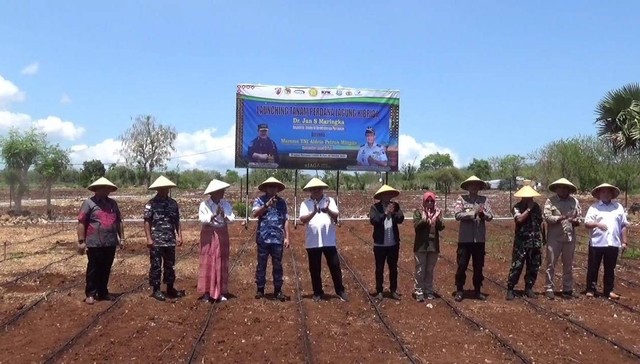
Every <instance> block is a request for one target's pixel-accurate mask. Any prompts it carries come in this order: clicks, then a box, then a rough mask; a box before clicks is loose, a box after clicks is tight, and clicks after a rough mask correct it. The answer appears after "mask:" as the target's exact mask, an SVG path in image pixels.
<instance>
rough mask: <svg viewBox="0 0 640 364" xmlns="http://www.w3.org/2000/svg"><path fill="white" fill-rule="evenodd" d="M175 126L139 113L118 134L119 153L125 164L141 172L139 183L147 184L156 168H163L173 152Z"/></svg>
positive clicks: (149, 182)
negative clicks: (130, 123)
mask: <svg viewBox="0 0 640 364" xmlns="http://www.w3.org/2000/svg"><path fill="white" fill-rule="evenodd" d="M176 137H177V133H176V130H175V128H173V127H171V126H165V125H162V124H160V123H159V122H157V121H156V118H155V116H153V115H139V116H137V117H136V118H135V121H134V123H133V125H132V126H131V127H130V128H129V129H127V130H126V131H125V132H124V134H122V135H121V136H120V141H121V142H122V150H121V155H123V156H124V157H125V160H126V161H127V164H129V165H131V166H136V167H138V168H139V169H140V171H141V172H142V176H141V177H142V179H141V181H140V182H141V183H144V184H146V185H147V186H149V185H150V184H151V175H152V173H153V171H155V170H156V168H163V167H165V166H166V162H167V161H168V160H169V157H170V156H171V153H172V152H175V150H176V148H175V145H174V144H175V140H176Z"/></svg>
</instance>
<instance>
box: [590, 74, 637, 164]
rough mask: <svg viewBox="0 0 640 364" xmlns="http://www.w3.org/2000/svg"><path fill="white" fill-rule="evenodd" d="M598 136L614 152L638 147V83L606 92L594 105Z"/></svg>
mask: <svg viewBox="0 0 640 364" xmlns="http://www.w3.org/2000/svg"><path fill="white" fill-rule="evenodd" d="M596 115H597V116H596V121H595V123H596V124H597V125H598V136H599V137H601V138H603V139H605V140H606V141H608V142H609V144H610V145H611V147H612V148H613V150H614V152H616V153H617V152H621V151H625V150H637V149H640V84H638V83H630V84H627V85H624V86H622V87H621V88H619V89H617V90H613V91H609V92H607V94H606V95H605V96H604V97H603V98H602V100H601V101H600V102H599V103H598V106H597V107H596Z"/></svg>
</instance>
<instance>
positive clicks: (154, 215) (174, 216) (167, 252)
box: [143, 176, 185, 301]
mask: <svg viewBox="0 0 640 364" xmlns="http://www.w3.org/2000/svg"><path fill="white" fill-rule="evenodd" d="M174 187H176V185H175V183H173V182H171V181H170V180H169V179H167V178H166V177H164V176H160V177H158V178H157V179H156V180H155V181H154V182H153V183H152V184H151V185H150V186H149V189H150V190H155V191H156V195H155V196H154V197H153V198H152V199H151V200H149V202H147V204H146V205H145V206H144V214H143V218H144V232H145V236H146V238H147V247H148V248H149V260H150V268H149V285H150V286H151V287H152V289H153V292H152V293H151V297H153V298H155V299H156V300H158V301H164V300H165V299H166V297H169V298H179V297H184V296H185V292H184V291H182V290H178V289H176V288H175V287H174V286H173V285H174V282H175V280H176V273H175V264H176V245H177V246H181V245H182V229H181V228H180V208H179V206H178V203H177V202H176V200H174V199H173V198H171V197H169V190H170V189H171V188H174ZM163 266H164V277H163V280H162V281H163V282H164V283H165V284H166V285H167V294H166V296H165V294H164V293H162V291H161V290H160V278H161V275H162V268H163Z"/></svg>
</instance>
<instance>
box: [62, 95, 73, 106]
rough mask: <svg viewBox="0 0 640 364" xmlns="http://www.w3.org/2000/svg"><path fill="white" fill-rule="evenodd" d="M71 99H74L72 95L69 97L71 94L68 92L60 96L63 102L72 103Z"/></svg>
mask: <svg viewBox="0 0 640 364" xmlns="http://www.w3.org/2000/svg"><path fill="white" fill-rule="evenodd" d="M71 101H72V100H71V97H69V95H67V94H66V93H63V94H62V96H61V97H60V103H61V104H70V103H71Z"/></svg>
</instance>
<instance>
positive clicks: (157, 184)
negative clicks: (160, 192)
mask: <svg viewBox="0 0 640 364" xmlns="http://www.w3.org/2000/svg"><path fill="white" fill-rule="evenodd" d="M163 187H164V188H173V187H176V184H175V183H173V182H171V181H170V180H169V179H168V178H167V177H165V176H160V177H158V178H156V180H155V181H153V183H152V184H151V186H149V189H150V190H157V189H160V188H163Z"/></svg>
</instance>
